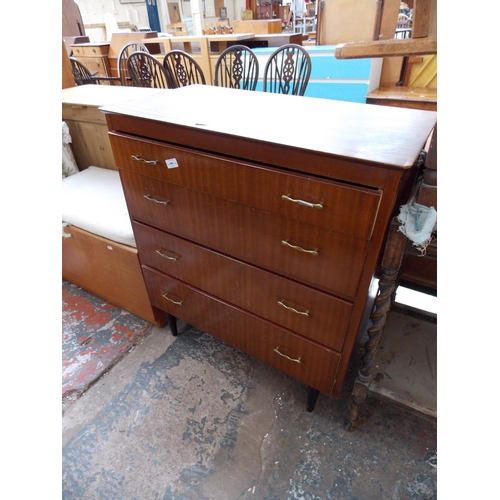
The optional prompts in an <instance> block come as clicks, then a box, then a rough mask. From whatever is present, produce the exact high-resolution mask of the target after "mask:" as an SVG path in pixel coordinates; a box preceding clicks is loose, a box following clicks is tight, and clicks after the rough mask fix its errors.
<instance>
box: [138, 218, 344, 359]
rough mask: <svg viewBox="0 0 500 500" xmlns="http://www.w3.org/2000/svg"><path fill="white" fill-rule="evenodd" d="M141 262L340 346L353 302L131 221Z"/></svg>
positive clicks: (314, 338) (303, 333)
mask: <svg viewBox="0 0 500 500" xmlns="http://www.w3.org/2000/svg"><path fill="white" fill-rule="evenodd" d="M133 226H134V233H135V236H136V240H137V244H138V249H139V255H140V259H141V263H142V264H146V265H148V266H151V267H153V268H155V269H158V270H160V271H162V272H164V273H166V274H168V275H170V276H173V277H175V278H178V279H181V280H183V281H185V282H187V283H189V284H191V285H193V286H194V287H196V288H199V289H201V290H204V291H206V292H207V293H209V294H211V295H214V296H216V297H219V298H221V299H223V300H225V301H227V302H230V303H232V304H234V305H236V306H239V307H241V308H243V309H245V310H247V311H249V312H252V313H254V314H256V315H257V316H260V317H263V318H265V319H267V320H269V321H272V322H274V323H278V324H280V325H282V326H284V327H285V328H288V329H289V330H292V331H294V332H296V333H299V334H301V335H303V336H304V337H308V338H310V339H312V340H315V341H316V342H319V343H321V344H323V345H326V346H328V347H331V348H332V349H335V350H337V351H341V350H342V347H343V343H344V337H345V333H346V331H347V328H348V326H349V321H350V318H351V312H352V304H351V303H350V302H347V301H345V300H341V299H338V298H336V297H333V296H331V295H328V294H326V293H323V292H320V291H319V290H315V289H313V288H310V287H308V286H305V285H301V284H299V283H297V282H295V281H291V280H289V279H286V278H283V277H280V276H278V275H276V274H274V273H270V272H267V271H264V270H263V269H260V268H257V267H254V266H251V265H249V264H246V263H244V262H241V261H238V260H235V259H231V258H229V257H226V256H224V255H222V254H220V253H218V252H215V251H213V250H209V249H207V248H205V247H202V246H199V245H195V244H194V243H191V242H189V241H186V240H184V239H182V238H178V237H176V236H174V235H171V234H169V233H165V232H163V231H159V230H157V229H154V228H151V227H149V226H146V225H144V224H140V223H137V222H134V225H133Z"/></svg>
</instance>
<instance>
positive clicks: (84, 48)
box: [71, 42, 112, 76]
mask: <svg viewBox="0 0 500 500" xmlns="http://www.w3.org/2000/svg"><path fill="white" fill-rule="evenodd" d="M71 49H72V51H73V56H72V57H74V58H75V59H78V61H79V62H81V63H82V64H83V65H84V66H85V67H86V68H88V69H89V71H90V73H92V74H93V75H95V76H112V75H111V72H110V69H109V62H108V52H109V42H97V43H93V42H90V43H80V44H73V45H71Z"/></svg>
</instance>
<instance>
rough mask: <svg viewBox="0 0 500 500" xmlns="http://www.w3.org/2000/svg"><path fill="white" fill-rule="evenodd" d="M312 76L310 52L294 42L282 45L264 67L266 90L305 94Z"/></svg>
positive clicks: (278, 92) (276, 92)
mask: <svg viewBox="0 0 500 500" xmlns="http://www.w3.org/2000/svg"><path fill="white" fill-rule="evenodd" d="M310 76H311V57H310V56H309V53H308V52H307V51H306V49H304V48H303V47H301V46H300V45H296V44H293V43H289V44H286V45H282V46H281V47H279V48H278V49H276V50H275V51H274V52H273V53H272V54H271V56H270V57H269V59H268V61H267V63H266V66H265V68H264V82H263V85H264V89H263V90H264V92H272V93H274V94H291V95H301V96H302V95H304V93H305V91H306V88H307V84H308V83H309V77H310Z"/></svg>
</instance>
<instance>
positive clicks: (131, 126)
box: [101, 85, 436, 187]
mask: <svg viewBox="0 0 500 500" xmlns="http://www.w3.org/2000/svg"><path fill="white" fill-rule="evenodd" d="M298 99H300V106H301V107H302V108H303V109H307V112H308V116H309V117H311V120H308V121H307V123H304V124H301V123H297V122H296V121H295V120H292V119H291V118H290V117H291V110H293V109H296V107H297V105H298V104H299V102H298ZM101 111H103V112H104V113H105V114H106V115H107V119H108V127H109V129H110V130H113V131H116V132H123V133H126V134H130V135H135V136H139V137H141V136H142V137H147V138H149V139H157V140H160V141H168V140H169V136H170V137H172V136H175V143H176V144H178V145H182V146H187V147H191V148H195V149H199V150H203V151H207V152H214V153H219V152H221V151H222V152H224V154H226V155H231V156H234V157H236V158H245V159H247V160H251V161H255V162H260V163H264V164H267V165H273V166H278V167H284V168H287V169H290V170H297V171H300V172H305V173H311V174H315V175H321V176H324V177H329V178H335V179H339V180H345V181H349V182H353V183H357V184H362V185H369V186H372V187H383V186H384V183H385V179H386V173H385V172H386V171H387V169H399V170H404V169H408V168H410V167H411V166H412V165H414V163H415V160H416V159H417V157H418V155H419V153H420V151H421V148H422V145H423V144H424V143H425V141H426V138H427V137H428V135H429V133H430V132H431V130H432V128H433V126H434V124H435V122H436V113H434V112H429V111H420V110H413V109H403V108H390V107H383V106H380V107H379V106H373V105H366V104H358V103H348V102H342V101H333V100H328V99H317V98H308V97H298V96H288V95H277V94H270V93H263V92H251V91H241V90H236V89H226V88H221V87H214V86H210V85H191V86H188V87H183V88H180V89H175V90H164V91H162V92H159V93H158V94H155V95H152V96H148V97H144V98H140V99H133V100H130V101H127V102H121V103H118V104H116V105H109V106H104V107H103V108H101ZM146 122H147V131H146V130H145V129H144V125H145V123H146ZM174 132H175V133H174ZM312 153H313V154H314V156H315V157H314V161H311V154H312ZM332 160H334V161H332Z"/></svg>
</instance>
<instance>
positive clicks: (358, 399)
mask: <svg viewBox="0 0 500 500" xmlns="http://www.w3.org/2000/svg"><path fill="white" fill-rule="evenodd" d="M399 226H400V223H399V222H398V221H397V220H396V219H395V218H394V219H393V220H392V223H391V225H390V228H389V234H388V236H387V243H386V245H385V249H384V255H383V258H382V274H381V278H380V280H379V286H378V292H377V297H376V298H375V303H374V306H373V310H372V313H371V316H370V320H371V322H372V326H371V327H370V328H369V329H368V340H367V341H366V343H365V345H364V349H365V354H364V356H363V359H362V365H361V368H360V369H359V371H358V375H357V377H356V380H355V382H354V387H353V390H352V393H351V403H350V409H349V420H348V424H347V428H348V430H354V429H357V428H358V427H359V426H360V425H361V424H362V423H363V422H364V421H365V419H364V418H363V417H361V409H362V406H363V403H364V401H365V399H366V396H367V394H368V388H369V386H370V381H371V378H372V367H373V362H374V360H375V356H376V354H377V352H378V348H379V345H380V341H381V339H382V332H383V330H384V326H385V324H386V321H387V313H388V312H389V311H390V309H391V306H392V298H393V296H394V291H395V289H396V279H397V277H398V274H399V269H400V267H401V263H402V261H403V256H404V250H405V245H406V241H407V238H406V236H405V235H404V234H403V233H401V232H400V231H398V228H399Z"/></svg>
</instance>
